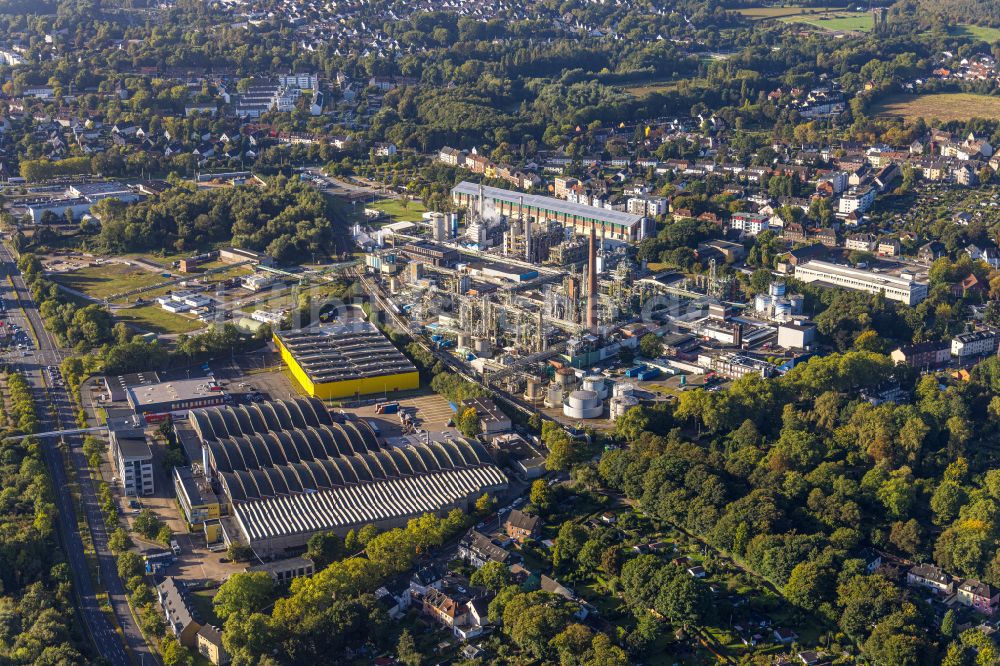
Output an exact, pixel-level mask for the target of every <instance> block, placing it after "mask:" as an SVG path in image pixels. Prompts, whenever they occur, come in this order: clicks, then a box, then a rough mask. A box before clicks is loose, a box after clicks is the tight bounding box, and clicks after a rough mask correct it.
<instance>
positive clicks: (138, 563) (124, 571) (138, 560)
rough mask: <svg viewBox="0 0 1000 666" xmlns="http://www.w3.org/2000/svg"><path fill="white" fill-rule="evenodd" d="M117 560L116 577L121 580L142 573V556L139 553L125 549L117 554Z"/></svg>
mask: <svg viewBox="0 0 1000 666" xmlns="http://www.w3.org/2000/svg"><path fill="white" fill-rule="evenodd" d="M117 560H118V577H119V578H121V579H122V580H128V579H129V578H131V577H132V576H140V575H142V573H143V570H144V566H143V563H142V557H141V556H140V555H139V553H133V552H132V551H125V552H124V553H121V554H120V555H118V557H117Z"/></svg>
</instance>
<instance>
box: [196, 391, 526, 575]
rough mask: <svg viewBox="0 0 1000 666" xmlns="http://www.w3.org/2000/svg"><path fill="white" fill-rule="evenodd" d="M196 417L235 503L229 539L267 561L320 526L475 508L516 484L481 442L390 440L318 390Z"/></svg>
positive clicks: (301, 543) (385, 524) (293, 548)
mask: <svg viewBox="0 0 1000 666" xmlns="http://www.w3.org/2000/svg"><path fill="white" fill-rule="evenodd" d="M191 423H192V426H193V429H194V431H195V433H196V434H197V436H198V437H199V439H200V441H201V443H202V455H203V461H202V464H203V466H204V468H205V470H206V472H207V474H208V475H209V477H210V478H211V479H212V480H213V481H214V482H215V483H217V484H218V485H219V486H220V487H221V490H222V494H223V495H224V496H225V497H226V498H228V501H229V504H230V506H231V517H232V520H231V521H224V522H223V529H224V531H225V538H226V539H227V541H229V542H233V541H239V542H242V543H245V544H247V545H249V546H250V547H251V548H252V549H253V551H254V553H255V554H256V555H257V556H258V557H260V558H265V559H270V558H276V557H289V556H293V555H297V554H300V553H301V552H302V551H303V549H304V548H305V546H306V542H307V541H308V540H309V537H310V536H312V535H313V534H315V533H316V532H318V531H333V532H336V533H338V534H341V535H343V534H346V533H347V532H348V531H349V530H351V529H357V528H359V527H361V526H363V525H366V524H369V523H372V524H374V525H376V526H377V527H379V528H380V529H388V528H392V527H398V526H401V525H405V524H406V522H407V521H409V520H410V519H411V518H414V517H417V516H420V515H423V514H425V513H437V514H441V513H444V512H447V511H449V510H451V509H453V508H459V509H462V510H466V509H468V505H469V503H470V502H472V501H475V499H477V498H478V497H480V496H482V495H483V493H490V494H491V495H495V494H496V493H498V492H502V491H504V490H505V489H506V488H507V483H508V482H507V477H506V476H505V475H504V473H503V472H501V471H500V469H499V468H497V467H496V466H495V465H494V464H493V462H492V461H491V459H490V457H489V454H488V453H487V452H486V450H485V449H483V447H482V446H481V445H480V444H479V443H478V442H474V441H470V440H466V439H464V438H458V439H453V440H447V441H443V442H434V441H430V442H425V441H420V442H419V443H415V444H411V445H405V446H399V447H387V446H383V445H382V444H381V443H380V442H379V439H378V437H377V436H376V435H375V432H374V431H373V430H372V428H371V427H370V426H369V425H368V424H367V423H366V422H364V421H356V422H355V421H348V422H345V423H336V422H334V421H333V419H332V418H331V417H330V414H329V412H327V410H326V409H325V408H324V406H323V403H322V402H321V401H319V400H317V399H315V398H297V399H294V400H279V401H275V402H264V403H255V404H250V405H239V406H235V407H230V406H226V407H214V408H210V409H200V410H196V411H194V412H192V413H191ZM227 522H228V523H229V525H230V527H228V528H227V527H226V524H227Z"/></svg>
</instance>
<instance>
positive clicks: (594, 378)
mask: <svg viewBox="0 0 1000 666" xmlns="http://www.w3.org/2000/svg"><path fill="white" fill-rule="evenodd" d="M583 390H584V391H593V392H594V393H596V394H597V397H598V398H600V399H601V400H603V399H604V398H606V397H608V389H607V388H606V387H605V386H604V377H602V376H601V375H587V376H586V377H584V378H583Z"/></svg>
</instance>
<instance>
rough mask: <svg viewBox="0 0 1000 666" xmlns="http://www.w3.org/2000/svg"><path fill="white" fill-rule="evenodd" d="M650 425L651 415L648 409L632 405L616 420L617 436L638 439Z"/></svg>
mask: <svg viewBox="0 0 1000 666" xmlns="http://www.w3.org/2000/svg"><path fill="white" fill-rule="evenodd" d="M648 427H649V416H648V415H647V414H646V410H645V409H644V408H643V407H640V406H636V407H631V408H630V409H628V410H627V411H626V412H625V413H624V414H622V415H621V416H619V417H618V418H617V419H616V420H615V436H616V437H619V438H620V439H623V440H625V441H626V442H631V441H634V440H636V439H638V438H639V435H641V434H642V433H643V432H645V431H646V429H647V428H648Z"/></svg>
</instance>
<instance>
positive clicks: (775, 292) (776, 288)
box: [770, 282, 785, 298]
mask: <svg viewBox="0 0 1000 666" xmlns="http://www.w3.org/2000/svg"><path fill="white" fill-rule="evenodd" d="M770 293H771V296H774V297H776V298H781V297H782V296H784V295H785V283H784V282H772V283H771V290H770Z"/></svg>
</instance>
